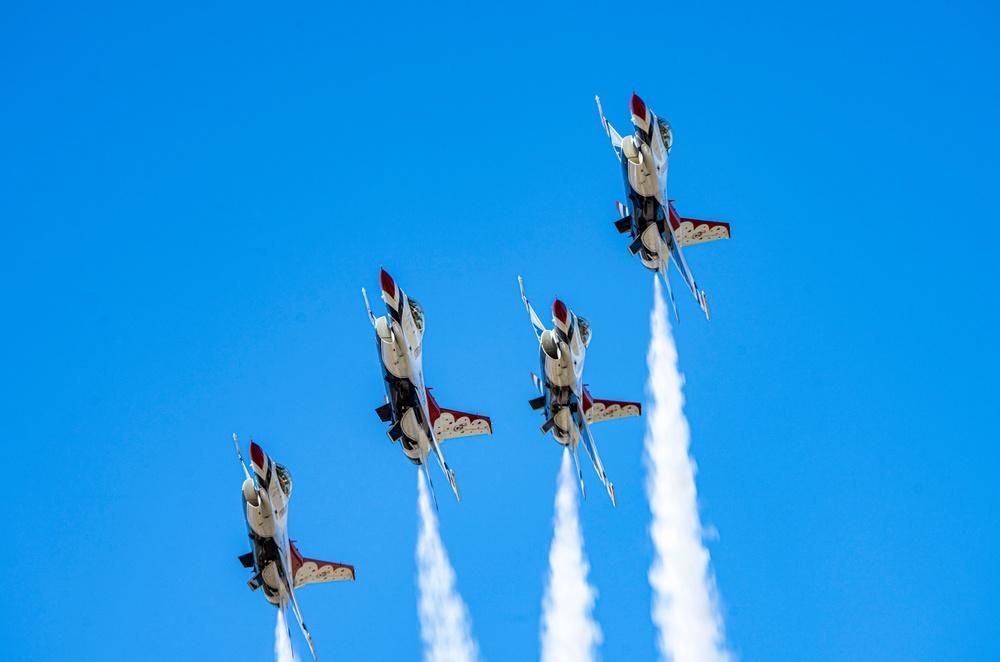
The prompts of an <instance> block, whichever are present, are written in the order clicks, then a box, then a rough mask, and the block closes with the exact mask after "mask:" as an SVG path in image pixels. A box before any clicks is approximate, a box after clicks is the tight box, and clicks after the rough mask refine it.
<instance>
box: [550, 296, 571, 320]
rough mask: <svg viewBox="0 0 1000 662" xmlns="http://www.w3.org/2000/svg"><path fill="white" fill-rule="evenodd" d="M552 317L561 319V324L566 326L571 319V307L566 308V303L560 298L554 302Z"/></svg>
mask: <svg viewBox="0 0 1000 662" xmlns="http://www.w3.org/2000/svg"><path fill="white" fill-rule="evenodd" d="M552 317H554V318H555V319H557V320H559V322H560V324H562V325H563V326H565V325H566V324H567V323H568V321H569V309H568V308H566V304H564V303H563V302H562V301H560V300H559V299H556V300H555V301H553V302H552Z"/></svg>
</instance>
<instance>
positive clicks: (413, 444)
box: [402, 407, 427, 464]
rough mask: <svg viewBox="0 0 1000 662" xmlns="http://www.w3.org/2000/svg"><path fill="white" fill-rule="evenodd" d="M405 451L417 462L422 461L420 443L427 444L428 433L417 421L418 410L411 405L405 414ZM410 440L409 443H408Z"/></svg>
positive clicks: (403, 420)
mask: <svg viewBox="0 0 1000 662" xmlns="http://www.w3.org/2000/svg"><path fill="white" fill-rule="evenodd" d="M402 426H403V437H404V439H403V452H404V453H406V457H408V458H410V460H412V461H414V462H415V463H417V464H419V463H420V447H419V445H418V444H424V445H426V444H427V433H426V432H424V429H423V428H422V427H421V426H420V423H419V422H418V421H417V416H416V412H415V411H414V410H413V408H412V407H411V408H410V409H407V410H406V412H405V413H404V414H403V419H402ZM407 442H409V443H407Z"/></svg>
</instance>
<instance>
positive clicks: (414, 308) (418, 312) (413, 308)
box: [408, 298, 424, 335]
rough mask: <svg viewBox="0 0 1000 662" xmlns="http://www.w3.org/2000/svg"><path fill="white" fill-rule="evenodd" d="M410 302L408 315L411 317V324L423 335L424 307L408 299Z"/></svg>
mask: <svg viewBox="0 0 1000 662" xmlns="http://www.w3.org/2000/svg"><path fill="white" fill-rule="evenodd" d="M408 301H409V302H410V313H411V314H412V315H413V323H414V324H416V325H417V331H419V332H420V335H424V307H423V306H421V305H420V302H419V301H417V300H416V299H413V298H408Z"/></svg>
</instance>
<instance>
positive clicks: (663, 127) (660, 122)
mask: <svg viewBox="0 0 1000 662" xmlns="http://www.w3.org/2000/svg"><path fill="white" fill-rule="evenodd" d="M656 124H657V126H659V127H660V137H661V138H663V146H664V147H666V148H667V151H668V152H669V151H670V145H671V143H673V142H674V133H673V131H671V130H670V124H669V122H667V121H666V120H665V119H663V118H661V117H657V118H656Z"/></svg>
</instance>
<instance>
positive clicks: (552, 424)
mask: <svg viewBox="0 0 1000 662" xmlns="http://www.w3.org/2000/svg"><path fill="white" fill-rule="evenodd" d="M555 426H556V417H555V416H553V417H552V418H550V419H549V420H547V421H545V422H544V423H542V434H548V433H549V430H551V429H552V428H554V427H555Z"/></svg>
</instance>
